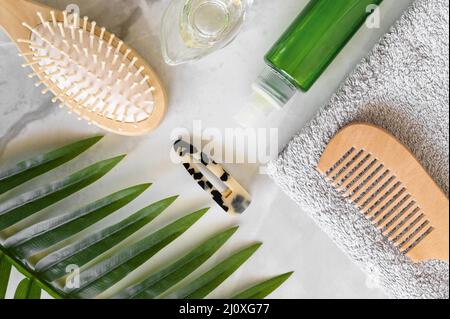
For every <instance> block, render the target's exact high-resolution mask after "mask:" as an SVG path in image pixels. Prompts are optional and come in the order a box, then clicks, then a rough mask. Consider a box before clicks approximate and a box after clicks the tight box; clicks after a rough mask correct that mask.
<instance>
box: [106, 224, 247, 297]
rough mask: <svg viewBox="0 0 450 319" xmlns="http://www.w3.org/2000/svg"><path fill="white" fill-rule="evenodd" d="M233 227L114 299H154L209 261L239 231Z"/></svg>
mask: <svg viewBox="0 0 450 319" xmlns="http://www.w3.org/2000/svg"><path fill="white" fill-rule="evenodd" d="M237 229H238V227H233V228H231V229H228V230H226V231H224V232H222V233H220V234H217V235H215V236H213V237H211V238H209V239H208V240H206V241H205V242H204V243H202V244H201V245H199V246H198V247H197V248H195V249H194V250H192V251H191V252H190V253H188V254H187V255H185V256H184V257H182V258H180V259H179V260H177V261H176V262H174V263H173V264H171V265H170V266H168V267H166V268H164V269H163V270H161V271H158V272H156V273H155V274H153V275H151V276H150V277H148V278H147V279H145V280H143V281H142V282H140V283H138V284H136V285H133V286H131V287H129V288H127V289H125V290H124V291H122V292H121V293H119V294H118V295H116V296H115V297H114V298H116V299H129V298H133V299H153V298H156V297H157V296H159V295H161V294H162V293H164V292H165V291H167V290H168V289H169V288H171V287H173V286H174V285H176V284H177V283H178V282H180V281H181V280H183V279H184V278H186V277H187V276H188V275H189V274H191V273H192V272H194V271H195V270H196V269H197V268H198V267H200V266H201V265H202V264H203V263H204V262H205V261H206V260H208V259H209V258H210V257H211V256H212V255H213V254H214V253H215V252H216V251H217V250H218V249H219V248H220V247H222V246H223V244H225V242H226V241H227V240H228V239H229V238H230V237H231V236H232V235H233V234H234V233H235V232H236V231H237Z"/></svg>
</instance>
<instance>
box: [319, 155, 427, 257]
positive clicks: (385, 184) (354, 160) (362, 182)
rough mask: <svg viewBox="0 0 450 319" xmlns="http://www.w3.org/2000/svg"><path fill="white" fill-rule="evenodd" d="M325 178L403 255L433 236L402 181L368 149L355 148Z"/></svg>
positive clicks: (333, 166)
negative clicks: (429, 236)
mask: <svg viewBox="0 0 450 319" xmlns="http://www.w3.org/2000/svg"><path fill="white" fill-rule="evenodd" d="M325 174H326V178H327V180H328V181H329V182H330V183H331V184H332V185H333V187H334V188H336V189H337V190H338V191H339V192H340V193H341V194H342V195H343V196H344V197H345V198H347V199H348V200H349V201H350V202H351V203H353V204H354V205H355V207H356V208H357V209H358V210H360V211H361V213H363V214H364V215H365V216H366V218H368V219H369V220H370V221H371V223H372V224H373V225H375V226H376V227H377V228H378V229H379V230H380V231H381V232H382V234H383V235H384V236H385V237H386V238H387V239H389V240H390V241H391V242H392V243H393V244H394V245H395V246H396V247H398V248H399V249H400V251H401V252H403V253H405V254H406V253H408V252H409V251H410V250H411V249H413V248H414V247H415V246H417V245H418V244H419V243H420V242H421V241H422V240H423V239H424V238H426V237H427V236H428V235H429V234H431V233H432V232H433V230H434V228H433V226H432V225H431V223H430V221H429V220H428V219H427V217H426V215H425V213H424V212H422V210H421V208H420V207H419V206H418V205H416V201H415V199H414V198H413V197H412V195H411V194H409V193H408V189H407V188H406V187H405V186H404V185H403V183H402V181H400V180H399V179H398V178H397V177H396V176H395V175H394V174H392V172H391V171H390V170H389V169H387V168H386V167H385V165H384V164H383V163H381V161H380V160H379V159H377V158H376V157H375V156H374V155H373V154H371V153H369V152H367V151H365V150H364V149H359V150H358V149H357V148H355V147H351V148H350V149H349V150H348V151H347V152H345V153H344V154H343V155H342V156H341V157H340V158H339V159H338V160H337V161H336V162H335V163H334V164H333V165H332V166H331V167H330V168H328V169H327V170H326V173H325Z"/></svg>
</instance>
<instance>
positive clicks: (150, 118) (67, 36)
mask: <svg viewBox="0 0 450 319" xmlns="http://www.w3.org/2000/svg"><path fill="white" fill-rule="evenodd" d="M36 14H37V16H38V18H39V19H38V20H37V21H40V24H37V25H35V26H32V25H30V24H29V23H28V22H23V23H22V25H23V27H25V28H26V29H28V30H29V32H30V38H27V39H17V42H18V43H21V44H24V45H26V46H27V47H28V48H29V51H28V52H22V53H21V55H22V56H24V57H25V58H26V60H27V63H25V64H24V65H23V66H24V67H27V66H31V67H32V68H33V70H34V71H35V72H34V73H32V74H30V75H29V76H30V77H35V76H37V77H38V78H39V81H38V82H37V83H36V86H40V85H45V86H46V88H44V89H43V91H42V93H47V92H48V91H52V92H53V94H54V95H55V97H54V98H53V102H58V101H59V102H60V103H61V106H62V105H67V106H68V107H69V109H70V110H69V112H71V113H75V114H76V115H77V116H78V118H79V119H85V120H87V121H88V122H89V123H92V124H94V125H97V126H100V127H102V128H104V129H107V130H109V131H112V132H115V133H118V134H122V135H141V134H144V133H147V132H149V131H150V130H152V129H154V128H155V127H156V126H157V125H158V124H159V122H160V121H161V120H162V118H163V116H164V113H165V109H166V96H165V93H164V90H163V88H162V86H161V85H160V82H159V80H158V78H157V76H156V74H155V73H154V72H153V71H152V70H151V68H150V67H149V66H148V65H147V64H146V63H145V62H144V61H143V60H142V59H140V58H139V57H138V56H137V54H136V53H135V52H134V51H133V50H132V49H130V48H129V47H128V46H127V45H126V44H125V43H124V42H123V41H121V40H119V39H117V38H116V36H115V35H114V34H110V33H108V32H106V30H105V28H100V27H98V26H97V24H96V22H89V20H88V18H87V17H84V18H82V19H81V18H80V17H79V16H78V15H77V14H74V15H70V16H69V15H68V13H67V12H65V11H64V12H62V13H56V12H55V11H50V19H46V18H45V17H44V15H43V14H42V13H41V12H37V13H36ZM58 16H62V19H60V20H58V18H57V17H58Z"/></svg>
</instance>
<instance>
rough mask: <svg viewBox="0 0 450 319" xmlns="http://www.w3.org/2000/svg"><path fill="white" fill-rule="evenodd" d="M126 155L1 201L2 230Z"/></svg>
mask: <svg viewBox="0 0 450 319" xmlns="http://www.w3.org/2000/svg"><path fill="white" fill-rule="evenodd" d="M124 157H125V155H122V156H118V157H114V158H111V159H108V160H104V161H101V162H98V163H95V164H94V165H91V166H89V167H87V168H85V169H83V170H81V171H79V172H77V173H75V174H72V175H70V176H68V177H66V178H64V179H62V180H60V181H57V182H53V183H51V184H49V185H45V186H43V187H40V188H38V189H35V190H33V191H30V192H27V193H25V194H22V195H19V196H17V197H15V198H12V199H9V200H7V201H6V202H3V203H0V231H2V230H4V229H6V228H8V227H10V226H12V225H14V224H16V223H18V222H20V221H22V220H23V219H25V218H27V217H29V216H31V215H33V214H35V213H37V212H39V211H41V210H42V209H44V208H46V207H49V206H51V205H53V204H55V203H57V202H59V201H60V200H62V199H64V198H67V197H68V196H70V195H72V194H73V193H75V192H78V191H80V190H81V189H83V188H85V187H86V186H88V185H90V184H92V183H94V182H95V181H97V180H98V179H100V178H101V177H103V176H104V175H105V174H106V173H108V172H109V171H110V170H111V169H113V168H114V166H116V165H117V164H118V163H119V162H120V161H121V160H122V159H123V158H124Z"/></svg>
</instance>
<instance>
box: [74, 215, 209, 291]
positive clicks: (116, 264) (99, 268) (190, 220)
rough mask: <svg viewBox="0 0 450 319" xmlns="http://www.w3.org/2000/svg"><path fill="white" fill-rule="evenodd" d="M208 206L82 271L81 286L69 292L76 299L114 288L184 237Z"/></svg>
mask: <svg viewBox="0 0 450 319" xmlns="http://www.w3.org/2000/svg"><path fill="white" fill-rule="evenodd" d="M207 211H208V209H202V210H199V211H197V212H194V213H192V214H190V215H187V216H185V217H183V218H180V219H179V220H177V221H175V222H173V223H172V224H170V225H168V226H166V227H164V228H162V229H160V230H158V231H156V232H155V233H153V234H151V235H149V236H147V237H145V238H144V239H142V240H140V241H139V242H137V243H135V244H133V245H131V246H129V247H126V248H124V249H122V250H121V251H119V252H118V253H116V254H114V255H113V256H112V257H110V258H108V259H106V260H104V261H102V262H100V263H99V264H97V265H95V266H93V267H91V268H89V269H88V270H86V271H83V272H82V273H81V275H80V288H81V289H78V290H76V291H71V290H70V289H69V290H68V291H66V292H67V293H69V295H70V296H74V297H77V298H93V297H96V296H97V295H98V294H100V293H102V292H104V291H105V290H106V289H108V288H110V287H112V286H113V285H114V284H116V283H117V282H119V281H120V280H121V279H123V278H124V277H125V276H126V275H128V274H129V273H130V272H132V271H134V270H135V269H137V268H138V267H139V266H141V265H142V264H143V263H145V262H146V261H147V260H149V259H150V258H151V257H152V256H153V255H155V254H156V253H157V252H159V251H160V250H161V249H163V248H164V247H165V246H167V245H168V244H169V243H171V242H172V241H174V240H175V239H176V238H178V237H179V236H181V235H182V234H183V233H184V232H185V231H186V230H188V229H189V228H190V227H191V226H192V225H193V224H195V223H196V222H197V221H198V220H199V219H200V218H201V217H202V216H203V215H204V214H205V213H206V212H207Z"/></svg>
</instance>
